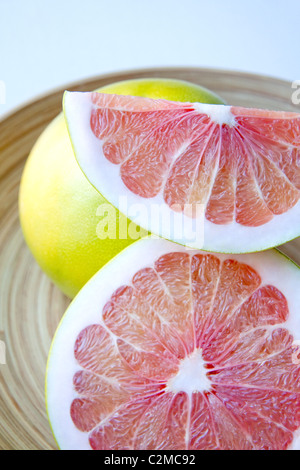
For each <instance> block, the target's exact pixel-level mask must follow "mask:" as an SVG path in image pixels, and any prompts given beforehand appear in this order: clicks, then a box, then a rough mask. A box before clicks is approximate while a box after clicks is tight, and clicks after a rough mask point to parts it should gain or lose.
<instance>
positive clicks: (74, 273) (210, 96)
mask: <svg viewBox="0 0 300 470" xmlns="http://www.w3.org/2000/svg"><path fill="white" fill-rule="evenodd" d="M98 91H101V92H102V93H115V94H120V95H132V96H144V97H148V98H163V99H167V100H173V101H190V102H195V101H198V102H203V103H217V104H221V103H223V101H222V100H221V98H220V97H218V96H217V95H216V94H214V93H212V92H210V91H209V90H207V89H205V88H202V87H200V86H198V85H195V84H192V83H189V82H185V81H180V80H172V79H138V80H126V81H122V82H117V83H114V84H111V85H108V86H106V87H104V88H101V89H100V90H98ZM103 204H105V205H106V206H105V208H106V207H108V206H107V205H108V202H107V201H106V200H105V199H104V198H103V197H102V196H101V195H100V194H99V193H98V192H97V191H96V190H95V189H94V188H93V187H92V186H91V184H90V183H89V182H88V180H87V179H86V177H85V176H84V174H83V173H82V171H81V170H80V168H79V166H78V164H77V162H76V159H75V157H74V154H73V150H72V147H71V143H70V140H69V135H68V132H67V128H66V125H65V121H64V117H63V115H62V114H60V115H59V116H57V118H56V119H54V120H53V121H52V123H51V124H50V125H49V126H48V127H47V128H46V129H45V131H44V132H43V133H42V135H41V136H40V137H39V139H38V140H37V142H36V144H35V146H34V148H33V149H32V151H31V153H30V155H29V158H28V160H27V163H26V166H25V169H24V173H23V176H22V180H21V187H20V196H19V210H20V221H21V226H22V229H23V233H24V237H25V240H26V242H27V244H28V246H29V248H30V250H31V252H32V254H33V255H34V257H35V259H36V261H37V262H38V263H39V265H40V267H41V268H42V269H43V270H44V271H45V272H46V273H47V275H48V276H49V277H50V278H51V279H52V280H53V282H54V283H55V284H56V285H57V286H58V287H59V288H60V289H61V290H62V291H63V292H64V293H65V294H66V295H68V296H69V297H74V296H75V295H76V294H77V292H78V291H79V290H80V289H81V287H83V285H84V284H85V283H86V282H87V281H88V280H89V279H90V278H91V277H92V276H93V275H94V274H95V273H96V272H97V271H98V270H99V269H100V268H101V267H102V266H103V265H104V264H105V263H107V262H108V261H109V260H110V259H111V258H112V257H114V256H115V255H116V254H117V253H119V252H120V251H121V250H123V249H124V248H125V247H126V246H128V245H130V244H131V243H133V242H134V241H135V239H133V238H130V237H129V235H128V230H126V227H127V229H128V227H129V224H132V223H131V222H130V221H129V220H128V219H126V218H125V217H124V216H123V215H122V214H120V213H119V212H118V211H116V212H114V211H109V212H107V213H106V215H105V220H106V221H108V222H109V219H108V217H109V216H108V213H109V214H116V226H115V228H116V238H111V237H110V236H107V234H106V229H107V228H106V227H105V224H103V223H101V216H102V220H103V212H104V211H103V210H101V207H102V209H103ZM105 208H104V209H105ZM110 217H114V215H110ZM111 222H112V225H113V224H114V221H111ZM119 224H122V227H124V226H125V233H126V231H127V236H125V237H124V238H120V237H119V236H118V233H119ZM131 228H132V226H131ZM138 231H139V228H137V227H136V228H135V229H134V228H133V232H138ZM123 232H124V230H123ZM145 235H146V232H145V231H144V230H140V234H139V236H140V237H143V236H145Z"/></svg>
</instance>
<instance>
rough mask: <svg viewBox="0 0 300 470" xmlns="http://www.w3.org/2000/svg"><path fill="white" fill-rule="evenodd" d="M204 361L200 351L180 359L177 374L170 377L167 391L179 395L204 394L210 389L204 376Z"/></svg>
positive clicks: (197, 350) (208, 381) (208, 382)
mask: <svg viewBox="0 0 300 470" xmlns="http://www.w3.org/2000/svg"><path fill="white" fill-rule="evenodd" d="M206 372H207V370H206V369H205V361H204V360H203V357H202V353H201V350H199V349H195V351H194V352H193V353H192V354H191V355H190V356H188V357H185V358H184V359H182V361H181V363H180V366H179V371H178V373H177V374H176V375H175V376H174V377H172V378H171V379H170V380H169V382H168V385H167V390H169V391H171V392H174V393H179V392H186V393H187V394H188V395H191V394H192V393H193V392H205V391H207V392H208V391H209V390H210V389H211V382H210V380H209V379H208V377H207V375H206Z"/></svg>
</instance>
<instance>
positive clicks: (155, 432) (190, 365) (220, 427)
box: [48, 240, 300, 449]
mask: <svg viewBox="0 0 300 470" xmlns="http://www.w3.org/2000/svg"><path fill="white" fill-rule="evenodd" d="M147 242H148V243H149V244H148V247H149V249H150V248H153V249H154V251H155V244H156V246H160V245H161V242H160V241H158V240H144V241H143V242H139V243H138V244H142V243H144V244H145V245H144V246H145V248H147ZM162 246H163V247H165V251H164V252H162V251H161V252H160V254H159V255H158V254H157V255H153V258H152V261H150V259H151V256H150V254H148V256H147V258H148V261H144V263H143V262H142V261H141V260H139V262H138V263H137V264H138V266H137V267H138V270H137V271H136V273H134V271H133V270H132V269H131V273H130V275H127V283H126V284H125V283H123V285H122V286H121V287H119V288H115V290H114V291H113V292H111V293H110V294H109V297H110V298H109V299H107V297H106V296H107V294H105V295H104V296H103V299H104V298H106V300H105V302H103V300H101V304H102V315H101V312H100V311H99V307H98V305H97V309H96V310H95V313H96V312H97V314H96V315H97V316H98V324H96V323H94V324H91V325H90V326H88V327H86V328H83V329H80V328H79V332H78V334H77V339H75V340H74V344H75V346H74V355H73V359H72V367H71V370H70V371H68V374H69V375H70V377H73V393H72V399H71V401H70V403H69V409H70V417H71V419H72V422H73V426H75V428H76V429H77V430H78V431H80V432H81V433H82V434H83V435H86V436H87V439H88V442H89V445H90V446H91V447H92V448H94V449H211V448H213V449H287V448H288V447H291V446H292V445H293V442H294V440H295V439H296V438H297V436H298V432H299V430H300V361H299V360H296V359H295V358H296V355H297V354H299V353H300V347H299V346H298V345H297V342H296V343H295V340H296V339H297V338H298V335H299V333H300V322H299V319H298V316H297V315H298V308H299V305H300V296H299V294H298V293H295V294H291V292H293V290H294V289H295V286H296V282H299V280H300V274H299V270H298V268H297V267H296V266H293V265H291V263H290V262H289V261H288V260H285V259H284V258H283V257H282V256H281V255H280V254H278V253H276V252H274V253H273V252H270V253H266V254H264V253H262V254H259V255H257V257H254V259H256V258H258V260H257V261H256V262H255V261H254V262H251V258H250V257H249V256H245V257H243V258H241V257H238V256H234V257H228V256H227V257H226V256H225V255H212V254H204V253H201V252H195V251H190V252H187V251H183V249H182V250H178V249H176V246H175V245H173V244H170V243H169V244H168V243H167V242H162ZM166 247H168V249H166ZM135 250H136V248H134V247H133V248H132V251H135ZM127 251H128V252H129V251H131V250H127ZM137 251H139V250H138V249H137ZM157 251H160V250H157ZM120 256H121V255H120ZM136 256H137V257H139V258H140V253H139V252H138V253H137V255H136ZM123 260H124V261H123V265H124V266H126V263H127V262H131V263H134V264H135V263H136V258H134V259H131V258H130V257H126V253H124V255H123ZM114 263H115V262H112V263H111V264H112V265H114ZM265 263H266V265H267V266H265ZM281 264H282V266H281ZM117 265H118V263H117V262H116V264H115V267H116V266H117ZM143 266H144V267H143ZM268 266H269V267H268ZM121 267H122V264H121ZM274 267H276V268H277V271H278V272H279V277H278V275H277V274H276V272H275V271H276V270H274ZM285 269H289V270H290V274H291V279H293V278H294V282H295V283H294V286H293V289H291V290H289V288H288V287H287V285H288V281H282V280H281V278H280V275H282V274H283V273H284V270H285ZM109 270H110V267H109V266H107V268H106V276H107V275H108V274H109ZM269 270H270V273H269ZM112 272H114V267H113V266H112ZM100 274H101V273H100ZM100 274H99V278H101V280H103V278H102V277H101V275H100ZM121 277H122V278H123V280H125V275H123V276H121ZM96 278H97V276H96V277H95V282H96V284H97V279H96ZM270 281H271V282H270ZM98 282H99V281H98ZM107 282H108V281H107ZM116 282H119V281H116ZM116 282H115V283H114V284H115V287H117V285H116ZM292 282H293V281H292ZM90 284H91V285H92V284H93V280H92V281H91V283H90ZM96 284H95V287H94V288H93V296H95V298H97V296H98V294H97V293H98V292H99V290H98V287H97V286H96ZM280 284H282V290H281V289H280V288H279V287H278V286H280ZM100 285H101V283H100ZM88 290H89V287H87V291H88ZM293 295H295V297H296V300H295V299H294V300H293ZM79 297H81V302H82V300H83V295H81V296H79ZM86 300H87V299H86ZM76 303H77V300H75V302H74V309H75V310H76ZM79 304H80V302H79ZM83 305H84V304H83V303H81V305H79V310H78V312H79V313H80V311H81V308H82V306H83ZM71 309H72V306H71ZM295 312H296V313H295ZM295 315H296V316H295ZM88 321H89V320H88V318H87V319H86V322H88ZM63 323H64V321H63ZM79 324H82V319H81V320H80V322H79ZM163 326H164V328H163ZM61 328H62V327H61ZM73 328H74V327H73ZM74 331H75V330H74ZM66 332H67V330H66ZM168 335H170V338H168ZM61 341H62V340H61ZM64 341H66V340H65V338H64ZM68 343H69V344H70V341H69V340H68ZM64 344H65V343H64ZM70 346H71V344H70ZM64 347H65V346H64ZM70 352H71V351H70ZM71 355H72V354H71ZM52 356H53V353H52ZM70 358H71V356H70ZM70 360H71V359H70ZM50 361H51V355H50ZM53 367H54V366H53V365H52V368H53ZM55 367H56V368H58V369H59V367H61V366H60V365H57V364H56V366H55ZM50 368H51V366H50ZM59 374H60V376H61V372H59ZM68 387H72V385H71V384H69V385H68ZM48 390H50V389H49V386H48ZM129 423H130V424H129Z"/></svg>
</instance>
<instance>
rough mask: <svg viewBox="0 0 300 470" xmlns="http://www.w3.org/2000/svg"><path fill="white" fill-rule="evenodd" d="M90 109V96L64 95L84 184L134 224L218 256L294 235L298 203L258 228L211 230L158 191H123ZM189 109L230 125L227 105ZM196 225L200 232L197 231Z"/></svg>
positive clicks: (206, 222)
mask: <svg viewBox="0 0 300 470" xmlns="http://www.w3.org/2000/svg"><path fill="white" fill-rule="evenodd" d="M92 106H93V105H92V102H91V94H90V93H77V92H73V93H68V92H67V93H66V94H65V98H64V111H65V116H66V121H67V127H68V130H69V133H70V136H71V139H72V141H73V147H74V152H75V156H76V159H77V161H78V163H79V165H80V167H81V169H82V171H83V172H84V174H85V175H86V177H87V178H88V179H89V181H90V183H91V184H92V185H93V186H94V187H95V188H96V189H97V190H98V191H99V192H101V194H102V195H103V196H104V197H105V198H106V199H107V200H108V201H109V202H110V203H111V204H112V205H113V206H115V207H116V208H118V209H119V210H120V212H121V213H123V214H124V215H125V216H126V217H128V218H129V219H130V220H132V221H133V222H134V223H136V224H137V225H140V226H141V227H143V228H144V229H145V230H148V231H149V232H151V233H153V234H156V235H158V236H160V237H163V238H165V239H168V240H172V241H175V242H177V243H180V244H183V245H185V246H188V247H191V248H198V249H203V250H207V251H214V252H220V253H232V252H234V253H250V252H256V251H261V250H265V249H267V248H270V247H273V246H278V245H281V244H283V243H285V242H286V241H288V240H292V239H293V238H296V237H297V236H299V234H300V224H299V220H300V201H298V203H297V204H296V205H295V206H294V207H293V208H291V209H290V210H288V211H287V212H285V213H283V214H280V215H277V216H274V217H273V219H272V220H270V221H269V222H267V223H265V224H264V225H261V226H259V227H246V226H243V225H240V224H238V223H237V222H235V221H234V222H232V223H230V224H227V225H217V224H214V223H212V222H210V221H209V220H207V219H206V218H205V217H202V218H201V219H200V220H198V221H197V220H196V219H191V218H190V217H187V216H186V215H184V214H183V213H179V212H174V211H173V210H171V209H170V207H169V206H168V205H167V204H166V203H165V202H164V199H163V194H162V191H161V192H160V193H159V194H158V195H157V196H155V197H153V198H149V199H147V198H141V197H140V196H137V195H136V194H134V193H133V192H132V191H130V190H129V189H128V188H127V187H126V186H125V184H124V183H123V181H122V179H121V176H120V166H119V165H114V164H113V163H111V162H110V161H108V160H107V158H106V157H105V156H104V154H103V150H102V143H101V141H100V140H99V139H97V137H95V135H94V134H93V132H92V130H91V126H90V116H91V111H92ZM193 106H194V107H197V109H198V108H199V110H200V109H202V110H203V112H204V110H205V109H206V110H207V107H209V110H210V113H211V114H213V116H214V119H215V120H217V119H219V120H223V121H222V122H225V121H226V120H227V121H228V122H231V119H232V114H231V113H230V107H229V106H227V107H226V106H222V105H207V104H202V103H193ZM211 109H212V111H211ZM222 109H223V111H222ZM214 110H215V111H214ZM224 110H225V111H224ZM206 112H207V111H206ZM218 113H219V114H218ZM224 120H225V121H224ZM153 207H159V216H158V217H153V215H152V214H153ZM200 212H201V211H200ZM203 215H204V214H203ZM170 221H171V222H170ZM199 222H200V224H199ZM201 223H202V224H203V233H202V231H201V232H199V230H198V227H199V226H200V225H201ZM182 226H184V227H185V231H184V237H183V236H182V234H181V233H179V235H178V233H177V231H176V229H175V228H178V227H182ZM195 234H196V235H195Z"/></svg>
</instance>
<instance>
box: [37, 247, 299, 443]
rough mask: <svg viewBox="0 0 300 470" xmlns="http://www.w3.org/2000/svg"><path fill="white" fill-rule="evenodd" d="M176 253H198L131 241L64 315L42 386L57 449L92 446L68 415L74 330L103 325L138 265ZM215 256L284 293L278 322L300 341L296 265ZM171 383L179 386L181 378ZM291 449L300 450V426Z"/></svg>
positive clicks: (279, 259) (273, 255)
mask: <svg viewBox="0 0 300 470" xmlns="http://www.w3.org/2000/svg"><path fill="white" fill-rule="evenodd" d="M174 251H176V252H186V253H191V254H196V253H199V251H198V250H192V251H191V250H186V249H185V248H184V247H182V246H180V245H176V244H174V243H171V242H168V241H166V240H159V239H151V238H146V239H143V240H140V241H138V242H136V243H134V244H133V245H131V246H130V247H128V248H127V249H125V250H124V251H123V252H121V253H120V254H119V255H118V256H117V257H116V258H114V259H113V260H112V261H110V262H109V263H108V264H107V265H106V266H105V267H104V268H102V269H101V270H100V271H99V272H98V273H97V274H96V275H95V276H94V277H93V278H92V279H91V280H90V281H89V282H88V284H86V286H85V287H84V288H83V289H82V290H81V292H80V293H79V294H78V295H77V297H76V298H75V300H74V301H73V302H72V304H71V305H70V307H69V308H68V310H67V312H66V314H65V315H64V317H63V319H62V322H61V324H60V327H59V328H58V330H57V333H56V335H55V339H54V341H53V344H52V348H51V352H50V355H49V362H48V372H47V386H46V392H47V404H48V414H49V419H50V422H51V425H52V429H53V431H54V435H55V437H56V440H57V442H58V444H59V446H60V448H61V449H90V445H89V442H88V437H89V435H88V433H83V432H80V431H79V430H78V429H77V428H76V427H75V426H74V424H73V422H72V420H71V417H70V404H71V403H72V401H73V400H74V398H76V397H77V394H76V393H75V391H74V389H73V385H72V384H73V376H74V374H75V373H76V372H77V371H78V370H79V369H80V367H79V365H78V364H77V362H76V360H75V358H74V352H73V351H74V344H75V340H76V338H77V336H78V334H79V333H80V332H81V331H82V330H83V329H84V328H85V327H87V326H88V325H92V324H99V323H102V319H101V312H102V309H103V307H104V305H105V304H106V302H107V301H108V300H109V299H110V297H111V295H112V294H113V292H114V291H115V290H116V289H117V288H119V287H120V286H122V285H126V284H130V283H131V279H132V277H133V276H134V274H135V273H136V272H137V271H138V270H139V269H142V268H144V267H149V266H152V265H153V263H154V262H155V261H156V260H157V259H158V258H159V257H160V256H162V255H163V254H166V253H170V252H174ZM215 256H217V257H218V258H219V259H220V260H221V261H222V260H225V259H228V258H230V259H235V260H238V261H240V262H243V263H246V264H248V265H250V266H251V267H252V268H253V269H255V270H256V271H257V272H258V273H259V274H260V276H261V279H262V285H273V286H275V287H277V288H278V289H279V290H280V291H281V292H282V293H283V295H284V296H285V297H286V299H287V300H288V306H289V311H290V316H289V318H288V321H287V322H286V323H284V324H283V325H282V326H283V327H284V328H287V329H289V330H290V332H291V333H292V334H293V336H294V339H295V341H299V340H300V314H299V312H300V289H299V286H300V269H299V268H298V267H297V266H296V265H295V264H293V263H292V262H291V261H290V260H288V259H287V258H286V257H285V256H284V255H282V254H281V253H279V252H278V251H276V250H270V251H266V252H262V253H257V254H256V255H255V256H253V255H249V254H244V255H224V254H217V255H215ZM181 377H183V375H182V376H181ZM175 384H176V387H178V386H179V387H180V382H179V379H178V381H177V383H176V382H175ZM178 384H179V385H178ZM193 386H194V385H193ZM192 388H193V387H192ZM62 423H63V424H62ZM292 447H293V448H297V449H300V430H299V433H297V435H295V439H294V441H293V446H292Z"/></svg>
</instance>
